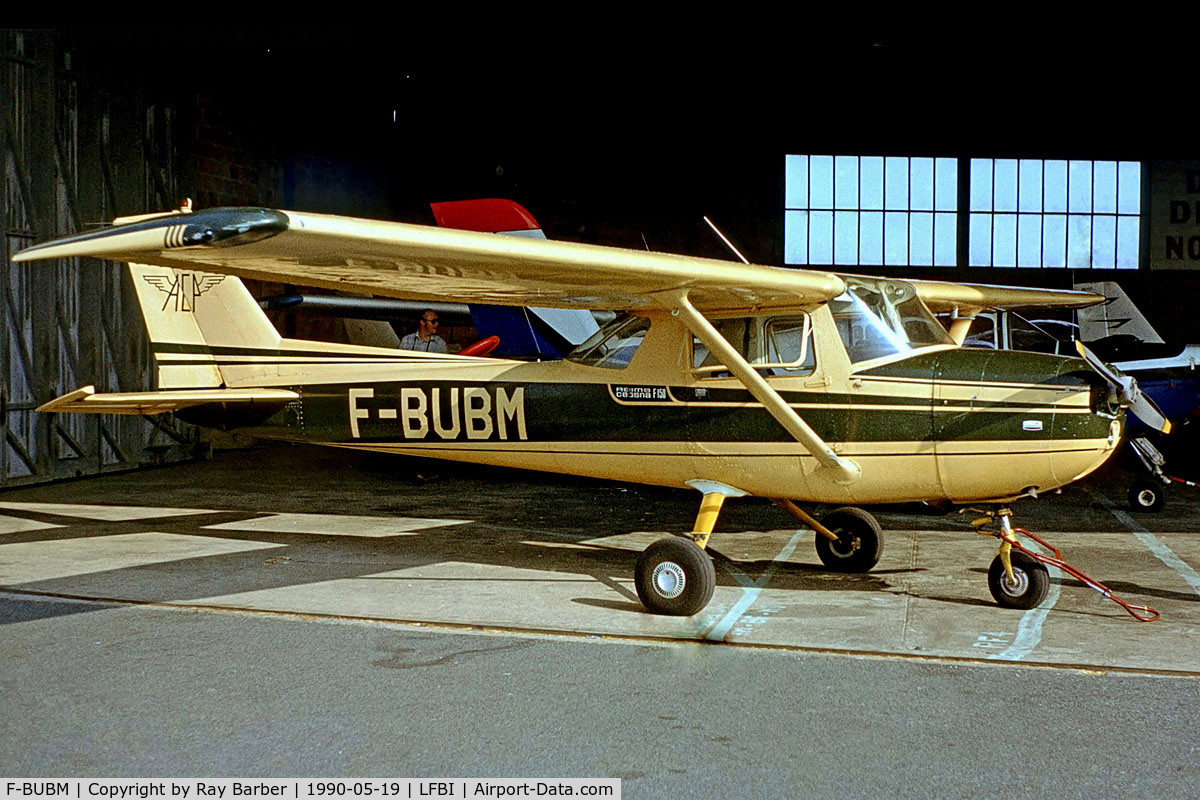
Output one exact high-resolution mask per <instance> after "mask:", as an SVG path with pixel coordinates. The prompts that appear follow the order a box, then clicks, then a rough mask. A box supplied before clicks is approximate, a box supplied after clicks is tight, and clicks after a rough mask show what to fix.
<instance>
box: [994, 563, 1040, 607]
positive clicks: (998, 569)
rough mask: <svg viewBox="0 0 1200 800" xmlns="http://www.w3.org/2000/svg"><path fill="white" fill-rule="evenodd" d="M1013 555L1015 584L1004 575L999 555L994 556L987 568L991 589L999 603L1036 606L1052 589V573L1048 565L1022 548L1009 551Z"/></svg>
mask: <svg viewBox="0 0 1200 800" xmlns="http://www.w3.org/2000/svg"><path fill="white" fill-rule="evenodd" d="M1009 555H1010V556H1011V558H1012V570H1013V578H1014V579H1015V581H1014V582H1013V583H1009V582H1008V578H1007V576H1006V575H1005V574H1004V562H1003V561H1002V560H1001V559H1000V556H998V555H997V556H996V557H995V558H994V559H992V565H991V566H990V567H988V588H989V589H991V590H992V597H994V598H995V600H996V603H997V604H998V605H1001V606H1003V607H1004V608H1020V609H1022V610H1025V609H1030V608H1034V607H1035V606H1037V604H1038V603H1040V602H1042V601H1043V600H1045V599H1046V592H1048V591H1049V590H1050V573H1049V572H1048V571H1047V570H1046V567H1045V566H1043V565H1042V564H1039V563H1038V562H1037V561H1035V560H1034V559H1033V558H1032V557H1030V556H1027V555H1025V554H1024V553H1022V552H1021V551H1020V550H1013V551H1012V552H1011V553H1010V554H1009Z"/></svg>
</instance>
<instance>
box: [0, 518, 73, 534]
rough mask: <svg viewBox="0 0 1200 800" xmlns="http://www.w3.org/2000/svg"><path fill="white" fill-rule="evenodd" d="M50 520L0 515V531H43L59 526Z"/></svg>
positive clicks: (59, 526)
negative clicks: (40, 520) (37, 520)
mask: <svg viewBox="0 0 1200 800" xmlns="http://www.w3.org/2000/svg"><path fill="white" fill-rule="evenodd" d="M61 527H63V526H62V525H55V524H53V523H50V522H35V521H33V520H31V519H18V518H17V517H2V516H0V533H25V532H26V531H44V530H49V529H50V528H61Z"/></svg>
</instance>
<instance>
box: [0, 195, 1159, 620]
mask: <svg viewBox="0 0 1200 800" xmlns="http://www.w3.org/2000/svg"><path fill="white" fill-rule="evenodd" d="M77 256H88V257H94V258H101V259H113V260H120V261H127V262H130V264H129V269H130V272H131V274H132V277H133V283H134V286H135V287H136V290H137V295H138V298H139V300H140V302H141V306H142V311H143V314H144V317H145V321H146V327H147V330H148V333H149V337H150V341H151V344H152V350H153V353H154V355H155V357H156V359H157V364H158V387H157V390H155V391H146V392H133V393H97V392H96V391H95V389H94V388H93V387H91V386H85V387H83V388H80V389H76V390H75V391H71V392H69V393H68V394H65V395H63V396H61V397H59V398H57V399H54V400H51V401H50V402H48V403H46V404H45V405H44V406H42V410H43V411H46V412H54V413H69V412H84V413H117V414H120V413H125V414H157V413H162V412H166V411H173V412H175V413H176V415H177V416H178V417H180V418H181V419H184V420H187V421H190V422H194V423H196V424H200V425H210V426H215V427H221V428H230V427H243V428H246V429H248V430H249V431H250V432H252V433H254V434H257V435H260V436H264V437H276V438H281V439H288V440H294V441H304V442H314V443H321V444H328V445H334V446H339V447H351V448H361V449H367V450H378V451H386V452H394V453H403V454H409V455H414V456H426V457H429V456H432V457H438V458H446V459H455V460H461V461H471V462H480V463H487V464H496V465H507V466H514V467H523V468H529V469H537V470H547V471H552V472H562V473H571V474H576V475H584V476H593V477H599V478H609V479H617V480H626V481H637V482H642V483H648V484H657V485H662V486H672V487H680V488H682V487H692V488H694V489H697V490H699V491H700V492H701V493H702V494H703V499H702V501H701V504H700V512H699V515H698V517H697V519H696V522H695V525H694V532H693V533H692V534H691V535H690V536H670V537H667V538H664V539H661V540H659V541H657V542H655V543H653V544H651V545H650V546H649V547H648V548H647V549H646V550H645V551H644V552H643V553H642V554H641V556H640V557H639V558H638V560H637V564H636V567H635V584H636V587H637V592H638V595H639V597H640V598H641V599H642V601H643V603H644V604H645V605H646V607H647V608H648V609H650V610H651V611H654V612H658V613H664V614H677V615H690V614H694V613H696V612H698V611H700V610H701V609H702V608H704V606H705V605H706V604H707V603H708V601H709V599H710V598H711V596H712V593H713V589H714V585H715V580H716V575H715V570H714V567H713V563H712V560H711V559H710V558H709V556H708V554H707V553H706V552H705V550H704V548H705V547H706V546H707V544H708V541H709V537H710V535H711V534H712V531H713V528H714V525H715V523H716V519H717V515H718V513H719V511H720V508H721V506H722V503H723V502H724V500H725V499H726V498H728V497H737V496H742V495H757V496H760V497H766V498H771V499H774V500H776V501H777V502H778V503H779V504H780V505H781V506H782V507H783V508H784V509H785V510H787V511H789V512H790V513H791V514H792V515H793V516H796V517H797V518H798V519H800V520H802V521H803V522H804V523H805V524H806V525H808V526H809V527H812V528H813V529H814V530H816V531H817V533H818V535H817V538H816V542H817V553H818V555H819V557H820V559H821V561H822V562H823V563H824V564H825V565H826V566H828V567H829V568H830V569H833V570H841V571H848V572H865V571H867V570H869V569H871V567H873V566H874V565H875V564H876V562H877V561H878V560H879V556H880V553H881V548H882V544H883V542H882V532H881V530H880V528H879V525H878V523H877V522H876V521H875V519H874V518H873V517H872V516H871V515H870V514H868V513H867V512H865V511H863V510H861V509H859V508H857V507H854V506H858V505H863V504H879V503H898V502H909V501H931V502H935V503H941V504H947V503H949V504H966V503H973V504H981V503H996V504H1004V503H1007V502H1008V501H1011V500H1013V499H1015V498H1017V497H1020V496H1026V495H1035V494H1036V493H1038V492H1044V491H1048V490H1052V489H1055V488H1057V487H1059V486H1062V485H1064V484H1067V483H1070V482H1071V481H1074V480H1077V479H1079V478H1081V477H1083V476H1084V475H1086V474H1088V473H1089V472H1091V471H1092V470H1094V469H1095V468H1096V467H1098V466H1099V465H1100V464H1101V463H1102V462H1103V461H1104V460H1105V459H1106V458H1108V457H1109V455H1110V454H1111V453H1112V452H1113V449H1114V448H1115V447H1116V446H1117V442H1118V440H1119V439H1120V437H1121V434H1122V427H1123V420H1124V409H1125V407H1129V406H1132V407H1133V410H1134V412H1135V413H1137V414H1138V415H1139V416H1141V417H1142V418H1143V419H1145V420H1147V421H1149V422H1150V423H1151V424H1154V425H1161V424H1164V420H1163V419H1162V416H1161V414H1160V413H1159V412H1158V411H1157V410H1156V409H1155V408H1154V407H1153V404H1152V403H1150V402H1149V401H1147V400H1146V399H1145V398H1143V397H1141V396H1140V395H1139V392H1138V389H1137V386H1136V384H1134V383H1132V382H1131V381H1129V380H1128V379H1125V378H1123V376H1120V375H1119V374H1115V373H1113V372H1111V371H1109V370H1107V369H1103V368H1101V369H1100V370H1099V371H1097V370H1096V369H1093V368H1092V367H1090V366H1089V365H1088V364H1087V363H1085V362H1084V361H1082V360H1080V359H1077V358H1065V357H1060V356H1052V355H1044V354H1039V353H1024V352H1013V351H983V350H974V349H965V348H961V347H959V346H958V345H957V344H956V343H955V341H956V339H955V337H954V336H953V334H955V333H965V328H963V330H962V331H959V330H958V329H957V328H956V327H955V326H953V325H952V326H951V330H950V333H949V334H948V333H947V330H946V329H945V328H944V327H943V326H941V325H940V324H938V322H937V321H936V319H935V318H934V316H933V314H932V313H931V311H935V312H946V311H952V312H956V313H959V314H961V315H962V318H963V321H964V322H965V323H966V324H969V318H970V317H971V316H972V315H973V313H974V312H977V311H979V310H980V309H984V308H1001V309H1003V308H1016V307H1024V306H1040V307H1045V306H1050V307H1055V306H1058V307H1074V306H1080V305H1087V304H1090V303H1093V302H1099V301H1101V300H1102V299H1103V298H1102V297H1100V296H1097V295H1091V294H1087V293H1082V292H1074V291H1054V290H1037V289H1021V288H1010V287H993V286H978V285H969V284H954V283H948V282H937V281H922V282H919V281H903V280H894V279H891V278H867V277H856V276H850V275H838V274H833V273H830V272H822V271H814V270H802V269H780V268H774V267H767V266H758V265H752V264H740V263H732V262H726V261H717V260H712V259H703V258H691V257H684V256H677V255H668V254H663V253H652V252H643V251H636V250H624V249H618V248H610V247H600V246H592V245H582V244H575V243H569V242H557V241H546V240H535V239H529V238H520V237H505V236H497V235H493V234H489V233H480V232H474V231H461V230H451V229H446V228H436V227H430V226H423V225H411V224H403V223H394V222H378V221H369V220H362V219H352V218H346V217H337V216H328V215H319V214H309V213H298V212H293V211H277V210H271V209H262V208H214V209H208V210H204V211H197V212H195V213H192V212H190V211H178V212H171V213H168V214H157V215H146V216H142V217H133V218H125V219H120V220H117V221H116V222H115V224H114V226H113V227H111V228H108V229H104V230H100V231H94V232H90V233H84V234H80V235H76V236H70V237H67V238H64V239H59V240H57V241H53V242H48V243H45V244H41V245H37V246H34V247H31V248H29V249H26V250H24V251H22V252H21V253H20V254H18V255H17V256H16V258H15V260H16V261H30V260H34V259H52V258H69V257H77ZM239 277H243V278H254V279H260V280H267V281H275V282H281V283H291V284H300V285H307V286H315V287H320V288H326V289H335V290H344V291H350V292H367V293H371V294H374V295H380V296H385V297H397V298H412V299H421V300H439V301H453V302H467V303H476V302H481V303H494V304H502V305H514V306H516V305H521V306H537V307H543V308H582V309H609V310H615V311H620V312H622V313H621V314H619V315H618V316H617V317H616V318H615V319H614V320H613V321H612V322H610V323H609V324H607V325H606V326H604V327H603V328H601V329H600V330H599V331H598V332H597V333H596V334H595V335H593V336H592V337H591V338H590V339H588V340H587V341H585V342H583V344H581V345H580V346H579V347H578V348H576V349H575V351H574V352H573V353H572V354H571V355H570V356H569V357H568V358H567V359H565V360H562V361H552V362H523V361H513V360H508V359H497V358H476V357H464V356H456V355H439V354H434V353H420V352H407V351H398V350H391V349H385V348H372V347H363V346H353V345H343V344H334V343H323V342H312V341H300V340H292V339H284V338H281V337H280V335H279V334H278V333H277V332H276V330H275V328H274V327H273V326H272V325H271V323H270V322H269V321H268V320H267V318H266V316H265V315H264V314H263V312H262V310H261V309H260V308H259V307H258V305H257V304H256V303H255V301H254V299H253V298H252V297H251V296H250V294H249V292H248V291H247V290H246V288H245V287H244V285H243V284H242V283H241V281H240V280H239ZM957 341H958V342H959V343H961V341H962V338H961V336H958V337H957ZM1101 367H1103V365H1101ZM796 502H810V503H830V504H839V505H841V504H845V505H847V506H850V507H846V508H839V509H838V510H836V511H833V512H831V513H830V514H828V515H827V516H826V517H825V518H824V520H822V521H820V522H818V521H817V520H815V519H813V518H812V517H811V516H810V515H809V514H807V513H806V512H804V511H803V510H801V509H800V508H799V507H798V506H797V505H796ZM1009 514H1010V512H1008V510H1007V509H1003V510H1001V511H1000V512H999V513H998V518H999V520H1000V523H1001V527H1002V532H1003V535H1002V536H1001V545H1000V552H999V554H998V555H997V556H996V558H995V560H994V561H993V564H992V568H991V570H990V571H989V586H990V588H991V591H992V594H993V596H994V597H995V598H996V600H997V602H998V603H1000V604H1001V605H1004V606H1009V607H1014V608H1030V607H1032V606H1034V605H1036V604H1037V603H1038V602H1040V600H1041V599H1042V597H1043V596H1044V595H1045V592H1046V589H1047V586H1048V577H1047V571H1046V568H1045V567H1044V566H1042V564H1040V563H1037V562H1036V561H1035V560H1034V559H1032V558H1030V557H1029V556H1027V555H1025V553H1023V552H1022V551H1021V550H1020V549H1014V547H1013V544H1012V542H1013V541H1014V539H1013V537H1012V527H1011V522H1010V520H1009Z"/></svg>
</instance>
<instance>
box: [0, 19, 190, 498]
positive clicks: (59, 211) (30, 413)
mask: <svg viewBox="0 0 1200 800" xmlns="http://www.w3.org/2000/svg"><path fill="white" fill-rule="evenodd" d="M2 35H3V50H2V53H3V69H2V71H0V97H3V98H4V107H3V115H2V116H0V152H2V154H3V156H2V157H3V162H4V190H3V195H2V197H0V219H2V220H3V224H4V231H3V256H4V266H3V269H4V272H3V276H2V280H0V288H2V290H3V292H2V295H0V316H2V317H3V328H2V329H0V339H2V341H0V361H2V372H3V381H4V385H3V387H2V388H0V391H2V395H0V426H2V428H3V438H4V447H3V449H2V450H0V486H13V485H20V484H28V483H36V482H43V481H49V480H55V479H59V478H66V477H75V476H80V475H87V474H96V473H99V472H105V471H113V470H119V469H128V468H132V467H135V466H138V465H140V464H145V463H155V462H161V461H164V460H166V461H169V460H179V459H182V458H185V457H189V456H190V455H191V453H192V452H193V451H194V449H195V443H196V434H195V430H194V429H192V428H190V427H189V426H185V425H182V424H179V423H176V422H174V421H173V420H172V419H170V418H169V417H166V418H154V419H143V418H140V417H128V416H116V415H104V416H92V415H87V416H84V415H55V414H39V413H37V412H36V411H35V410H34V409H36V407H37V406H38V405H39V404H41V403H44V402H46V401H47V400H49V399H51V398H52V397H54V396H57V395H58V394H61V393H63V392H67V391H70V390H72V389H75V388H78V387H79V386H81V385H84V384H88V383H94V384H95V385H96V387H97V389H98V390H100V391H135V390H142V389H148V388H151V385H152V384H151V380H152V375H153V373H152V369H151V362H150V355H149V348H148V345H147V342H146V338H145V333H144V328H143V326H142V321H141V314H140V312H139V311H138V308H137V301H136V299H135V297H134V295H133V291H132V287H131V286H129V285H128V278H127V276H126V274H125V270H124V268H123V267H122V266H119V265H117V264H113V263H110V262H99V261H95V260H92V259H63V260H60V261H58V262H53V263H51V262H42V263H38V264H33V265H14V264H12V262H11V256H12V255H13V254H14V253H17V252H19V251H20V250H22V249H23V248H25V247H28V246H29V245H31V244H33V243H35V242H38V241H43V240H45V239H48V238H52V237H54V236H61V235H66V234H70V233H75V232H78V231H81V230H85V229H86V228H87V227H88V226H89V225H91V224H94V223H101V222H106V221H109V220H111V219H112V218H113V217H114V216H116V215H118V214H122V213H130V212H131V211H141V210H145V209H156V208H162V209H166V208H172V207H174V206H176V205H177V204H178V202H179V200H180V198H179V197H177V196H176V195H177V185H178V165H179V152H178V149H177V148H178V146H179V145H178V141H177V138H176V137H175V136H174V135H173V133H174V131H173V130H172V127H173V125H174V124H175V118H176V114H177V109H176V108H172V107H171V105H170V104H168V103H165V102H163V101H161V100H159V101H154V100H152V99H150V98H148V97H147V96H146V93H145V92H144V90H141V89H136V88H128V87H120V86H113V87H105V86H104V85H103V83H102V82H100V83H98V82H95V81H88V82H85V81H82V80H81V76H80V75H79V74H77V72H76V71H75V67H76V65H73V64H72V56H73V54H72V52H71V51H70V50H69V49H67V48H66V47H65V45H62V44H61V43H60V42H59V41H58V40H57V39H56V35H55V34H54V32H52V31H13V30H5V31H3V32H2ZM81 262H83V263H81Z"/></svg>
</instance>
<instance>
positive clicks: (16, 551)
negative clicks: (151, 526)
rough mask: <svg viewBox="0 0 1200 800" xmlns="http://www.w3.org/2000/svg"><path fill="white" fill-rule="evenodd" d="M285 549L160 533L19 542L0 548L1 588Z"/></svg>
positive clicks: (263, 544)
mask: <svg viewBox="0 0 1200 800" xmlns="http://www.w3.org/2000/svg"><path fill="white" fill-rule="evenodd" d="M286 546H287V545H281V544H268V543H263V542H241V541H235V540H233V539H221V538H218V537H216V536H183V535H180V534H175V533H162V532H159V531H146V532H144V533H125V534H117V535H115V536H87V537H82V538H78V539H65V540H57V539H56V540H52V541H42V542H20V543H14V544H6V545H2V546H0V547H2V548H3V549H2V550H0V552H3V554H4V558H3V560H2V561H0V583H4V584H7V585H9V586H14V585H17V584H29V583H36V582H39V581H48V580H55V579H58V578H69V577H74V576H77V575H91V574H94V573H100V572H115V571H118V570H123V569H130V568H134V567H146V566H151V565H153V564H162V563H165V562H170V561H184V560H187V559H194V558H208V557H211V556H225V555H233V554H237V553H245V552H250V551H254V550H276V549H280V548H284V547H286Z"/></svg>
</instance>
